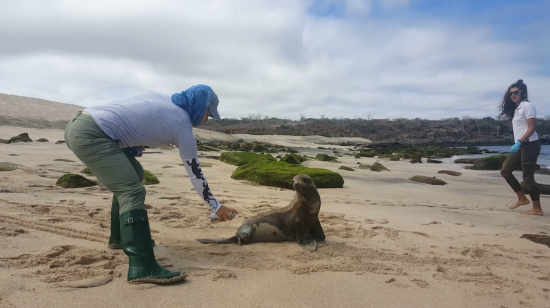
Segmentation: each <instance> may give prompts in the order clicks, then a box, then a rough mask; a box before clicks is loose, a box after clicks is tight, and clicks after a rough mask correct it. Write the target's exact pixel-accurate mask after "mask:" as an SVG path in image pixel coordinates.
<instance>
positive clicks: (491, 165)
mask: <svg viewBox="0 0 550 308" xmlns="http://www.w3.org/2000/svg"><path fill="white" fill-rule="evenodd" d="M505 160H506V155H496V156H489V157H484V158H480V159H478V160H477V161H476V162H475V163H474V165H473V166H472V168H471V169H474V170H500V169H501V168H502V163H504V161H505Z"/></svg>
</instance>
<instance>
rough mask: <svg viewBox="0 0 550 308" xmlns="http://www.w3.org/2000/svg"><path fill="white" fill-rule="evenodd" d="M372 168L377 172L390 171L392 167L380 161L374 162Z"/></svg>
mask: <svg viewBox="0 0 550 308" xmlns="http://www.w3.org/2000/svg"><path fill="white" fill-rule="evenodd" d="M370 170H371V171H376V172H380V171H390V169H388V168H386V167H384V165H382V164H381V163H379V162H376V163H374V164H373V165H372V166H371V167H370Z"/></svg>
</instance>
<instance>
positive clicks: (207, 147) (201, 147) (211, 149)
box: [197, 145, 220, 152]
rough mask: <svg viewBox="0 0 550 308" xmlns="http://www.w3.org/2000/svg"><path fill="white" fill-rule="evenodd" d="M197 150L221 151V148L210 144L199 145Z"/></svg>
mask: <svg viewBox="0 0 550 308" xmlns="http://www.w3.org/2000/svg"><path fill="white" fill-rule="evenodd" d="M197 151H204V152H212V151H214V152H219V151H220V149H217V148H215V147H212V146H209V145H199V146H197Z"/></svg>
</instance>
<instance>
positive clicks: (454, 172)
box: [437, 170, 462, 176]
mask: <svg viewBox="0 0 550 308" xmlns="http://www.w3.org/2000/svg"><path fill="white" fill-rule="evenodd" d="M437 173H445V174H448V175H452V176H461V175H462V172H458V171H452V170H439V171H437Z"/></svg>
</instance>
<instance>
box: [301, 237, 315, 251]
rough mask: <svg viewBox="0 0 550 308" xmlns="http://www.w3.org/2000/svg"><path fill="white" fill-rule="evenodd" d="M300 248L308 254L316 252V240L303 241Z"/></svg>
mask: <svg viewBox="0 0 550 308" xmlns="http://www.w3.org/2000/svg"><path fill="white" fill-rule="evenodd" d="M300 246H302V248H304V249H305V250H307V251H309V252H315V251H317V241H316V240H308V241H304V242H303V243H302V244H301V245H300Z"/></svg>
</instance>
